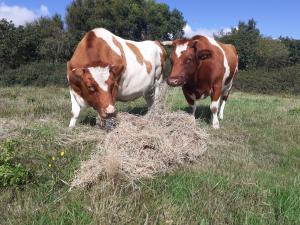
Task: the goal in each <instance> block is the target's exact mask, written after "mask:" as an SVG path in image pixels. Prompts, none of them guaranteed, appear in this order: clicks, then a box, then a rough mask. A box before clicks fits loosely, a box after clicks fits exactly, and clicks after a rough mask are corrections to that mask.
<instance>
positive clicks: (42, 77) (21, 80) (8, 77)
mask: <svg viewBox="0 0 300 225" xmlns="http://www.w3.org/2000/svg"><path fill="white" fill-rule="evenodd" d="M11 85H22V86H29V85H33V86H46V85H58V86H66V85H67V77H66V64H64V63H63V64H62V63H60V64H59V63H58V64H53V63H46V62H40V63H32V64H27V65H23V66H20V67H18V68H17V69H9V70H5V71H2V72H1V73H0V86H11Z"/></svg>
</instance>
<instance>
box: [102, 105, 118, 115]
mask: <svg viewBox="0 0 300 225" xmlns="http://www.w3.org/2000/svg"><path fill="white" fill-rule="evenodd" d="M105 112H106V113H107V114H113V113H115V112H116V108H115V107H114V106H112V105H109V106H107V108H106V109H105Z"/></svg>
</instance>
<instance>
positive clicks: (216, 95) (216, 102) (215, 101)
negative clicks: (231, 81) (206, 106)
mask: <svg viewBox="0 0 300 225" xmlns="http://www.w3.org/2000/svg"><path fill="white" fill-rule="evenodd" d="M220 98H221V88H220V87H215V88H213V93H212V96H211V104H210V111H211V113H212V127H213V128H214V129H219V128H220V123H219V119H218V110H219V106H220Z"/></svg>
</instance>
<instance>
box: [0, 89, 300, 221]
mask: <svg viewBox="0 0 300 225" xmlns="http://www.w3.org/2000/svg"><path fill="white" fill-rule="evenodd" d="M167 100H168V104H169V107H170V109H171V110H188V108H187V107H186V106H187V105H186V102H185V100H184V97H183V95H182V93H181V91H180V90H179V89H171V91H170V93H169V96H168V98H167ZM208 104H209V100H208V99H207V100H204V101H202V102H199V107H198V109H197V114H196V115H197V123H198V126H200V127H203V128H205V129H207V131H208V133H209V134H210V138H209V149H208V151H207V153H206V154H205V156H204V157H203V158H202V159H201V161H199V163H198V164H196V165H193V166H190V167H188V168H181V169H178V170H176V171H174V172H171V173H170V174H165V175H159V176H157V177H156V178H155V179H152V180H147V179H146V180H141V181H137V182H134V183H132V182H130V183H128V182H121V181H116V182H115V183H113V182H111V181H109V180H107V181H104V182H101V183H99V184H97V185H95V186H92V187H88V188H86V189H82V190H80V189H75V190H71V191H70V190H69V186H68V183H69V182H70V179H71V178H72V176H73V174H74V172H75V171H76V169H78V168H79V163H80V161H81V160H84V159H86V158H88V157H89V155H90V153H91V151H92V150H93V149H94V147H95V143H94V142H93V141H89V142H88V141H81V140H74V141H73V142H72V141H68V140H69V139H68V138H70V137H72V135H77V134H80V133H83V132H85V131H87V130H96V129H98V128H97V126H94V121H95V118H94V117H95V112H94V111H93V110H91V109H89V110H85V111H84V112H82V115H81V117H80V121H79V124H78V126H77V128H76V129H75V130H72V131H70V130H68V129H67V126H68V122H69V119H70V101H69V95H68V91H67V89H64V88H55V87H47V88H32V87H30V88H16V87H14V88H1V89H0V105H1V107H0V118H1V120H0V123H1V121H2V123H3V121H7V123H9V124H10V126H11V133H9V137H7V136H6V137H5V138H3V139H2V140H1V141H0V145H2V144H3V143H4V141H6V140H7V139H8V138H9V139H12V140H16V141H18V142H19V143H21V144H18V145H17V146H16V149H15V151H17V152H18V156H17V158H16V159H15V160H16V161H17V162H18V163H20V164H21V165H22V166H24V167H26V169H28V170H29V171H30V173H31V174H33V175H32V177H31V178H30V180H29V181H28V182H29V183H27V184H25V185H20V186H17V187H6V188H4V187H2V188H1V189H0V193H1V194H0V224H5V225H6V224H201V225H204V224H237V225H240V224H251V225H252V224H280V225H281V224H295V225H296V224H300V216H299V215H300V137H299V136H300V113H299V108H300V98H299V97H298V96H268V95H254V94H246V93H240V92H235V93H233V94H232V95H231V96H230V99H229V101H228V103H227V105H226V107H225V113H224V121H221V129H220V130H213V129H211V127H210V124H209V120H210V118H209V109H208ZM117 107H118V109H119V110H121V111H129V112H131V113H140V114H143V113H144V112H145V104H144V102H143V100H142V99H139V100H137V101H134V102H131V103H128V104H124V103H118V106H117ZM6 127H7V125H6ZM0 135H1V132H0ZM0 137H1V136H0ZM61 151H64V152H65V155H64V156H63V157H61V156H60V155H59V154H60V152H61ZM52 156H55V157H56V159H55V161H53V160H52V159H51V157H52ZM49 164H51V167H49Z"/></svg>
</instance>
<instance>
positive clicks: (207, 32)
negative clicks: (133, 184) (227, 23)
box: [183, 24, 231, 38]
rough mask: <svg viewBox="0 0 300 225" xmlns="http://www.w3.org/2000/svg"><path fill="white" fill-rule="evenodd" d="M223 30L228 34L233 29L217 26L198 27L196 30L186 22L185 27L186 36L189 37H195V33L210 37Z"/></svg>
mask: <svg viewBox="0 0 300 225" xmlns="http://www.w3.org/2000/svg"><path fill="white" fill-rule="evenodd" d="M222 30H223V32H224V33H225V34H226V33H228V32H230V31H231V28H223V29H215V28H210V29H207V28H198V29H196V30H193V29H192V27H191V26H190V25H189V24H186V25H185V27H184V28H183V31H184V36H185V37H187V38H190V37H193V36H194V35H197V34H199V35H204V36H208V37H213V35H214V34H216V35H218V34H220V32H221V31H222Z"/></svg>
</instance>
